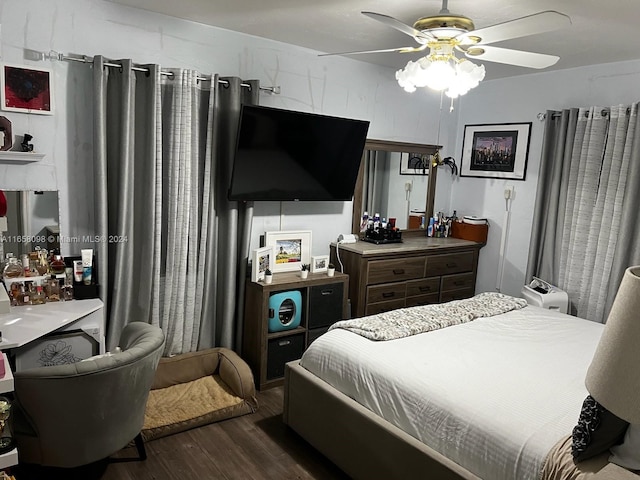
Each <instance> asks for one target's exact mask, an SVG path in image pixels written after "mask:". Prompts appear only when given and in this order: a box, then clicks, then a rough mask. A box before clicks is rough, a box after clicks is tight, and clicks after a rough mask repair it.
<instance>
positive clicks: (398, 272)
mask: <svg viewBox="0 0 640 480" xmlns="http://www.w3.org/2000/svg"><path fill="white" fill-rule="evenodd" d="M393 273H394V274H395V275H403V274H404V268H394V269H393Z"/></svg>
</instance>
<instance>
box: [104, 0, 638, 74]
mask: <svg viewBox="0 0 640 480" xmlns="http://www.w3.org/2000/svg"><path fill="white" fill-rule="evenodd" d="M110 1H112V2H114V3H119V4H123V5H129V6H132V7H137V8H141V9H144V10H150V11H153V12H158V13H162V14H166V15H170V16H173V17H178V18H183V19H186V20H191V21H194V22H199V23H204V24H208V25H213V26H216V27H221V28H225V29H228V30H235V31H237V32H242V33H246V34H250V35H255V36H258V37H263V38H268V39H272V40H278V41H281V42H285V43H289V44H294V45H299V46H302V47H307V48H310V49H313V50H317V51H320V52H331V53H333V52H346V51H357V50H371V49H381V48H394V47H404V46H415V45H416V43H415V42H414V40H413V39H412V38H411V37H409V36H407V35H404V34H402V33H400V32H398V31H396V30H393V29H392V28H390V27H387V26H385V25H384V24H382V23H379V22H377V21H375V20H372V19H370V18H368V17H366V16H364V15H362V14H361V13H360V12H361V11H373V12H377V13H382V14H385V15H389V16H392V17H394V18H396V19H398V20H400V21H402V22H404V23H407V24H410V25H412V24H413V23H414V22H415V20H417V19H418V18H420V17H424V16H428V15H435V14H437V13H438V12H439V11H440V8H441V0H393V1H389V0H181V1H175V0H110ZM448 7H449V10H450V12H451V13H457V14H462V15H465V16H467V17H469V18H471V19H472V20H473V22H474V23H475V27H476V28H482V27H486V26H489V25H494V24H496V23H501V22H505V21H508V20H512V19H515V18H519V17H523V16H526V15H531V14H533V13H537V12H540V11H543V10H556V11H559V12H561V13H564V14H566V15H568V16H569V17H570V18H571V22H572V25H571V27H570V28H569V29H567V30H565V31H556V32H549V33H544V34H540V35H533V36H529V37H524V38H520V39H515V40H509V41H505V42H501V43H497V44H494V45H495V46H500V47H505V48H513V49H518V50H528V51H532V52H539V53H548V54H554V55H558V56H560V61H559V62H558V63H557V64H556V65H554V66H553V67H550V68H549V69H547V70H557V69H565V68H572V67H579V66H583V65H591V64H598V63H607V62H616V61H624V60H632V59H638V58H640V48H639V47H640V28H638V25H637V23H638V20H639V19H640V0H449V4H448ZM419 56H420V54H400V53H385V54H367V55H358V56H351V58H354V59H357V60H362V61H366V62H371V63H375V64H379V65H386V66H389V67H394V68H402V67H403V66H404V65H405V64H406V62H407V61H408V60H415V59H416V58H419ZM484 63H485V68H486V70H487V76H486V78H487V79H495V78H501V77H509V76H514V75H522V74H527V73H532V72H535V71H537V70H531V69H528V68H523V67H513V66H507V65H501V64H497V63H490V62H484Z"/></svg>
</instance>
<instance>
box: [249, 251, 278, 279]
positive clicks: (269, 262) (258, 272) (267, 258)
mask: <svg viewBox="0 0 640 480" xmlns="http://www.w3.org/2000/svg"><path fill="white" fill-rule="evenodd" d="M274 261H275V256H274V254H273V247H272V246H268V247H262V248H256V249H255V250H254V251H253V255H252V257H251V281H252V282H259V281H260V280H265V275H266V272H267V270H268V271H269V274H271V271H272V270H273V264H274ZM272 280H273V278H272Z"/></svg>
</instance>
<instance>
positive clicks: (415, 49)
mask: <svg viewBox="0 0 640 480" xmlns="http://www.w3.org/2000/svg"><path fill="white" fill-rule="evenodd" d="M426 48H427V45H426V44H425V45H421V46H419V47H398V48H385V49H382V50H359V51H355V52H339V53H321V54H320V55H318V56H319V57H329V56H332V55H360V54H362V53H388V52H395V53H414V52H421V51H423V50H424V49H426Z"/></svg>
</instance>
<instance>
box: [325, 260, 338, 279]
mask: <svg viewBox="0 0 640 480" xmlns="http://www.w3.org/2000/svg"><path fill="white" fill-rule="evenodd" d="M335 274H336V266H335V265H334V264H333V263H330V264H329V266H328V267H327V277H333V276H334V275H335Z"/></svg>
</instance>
